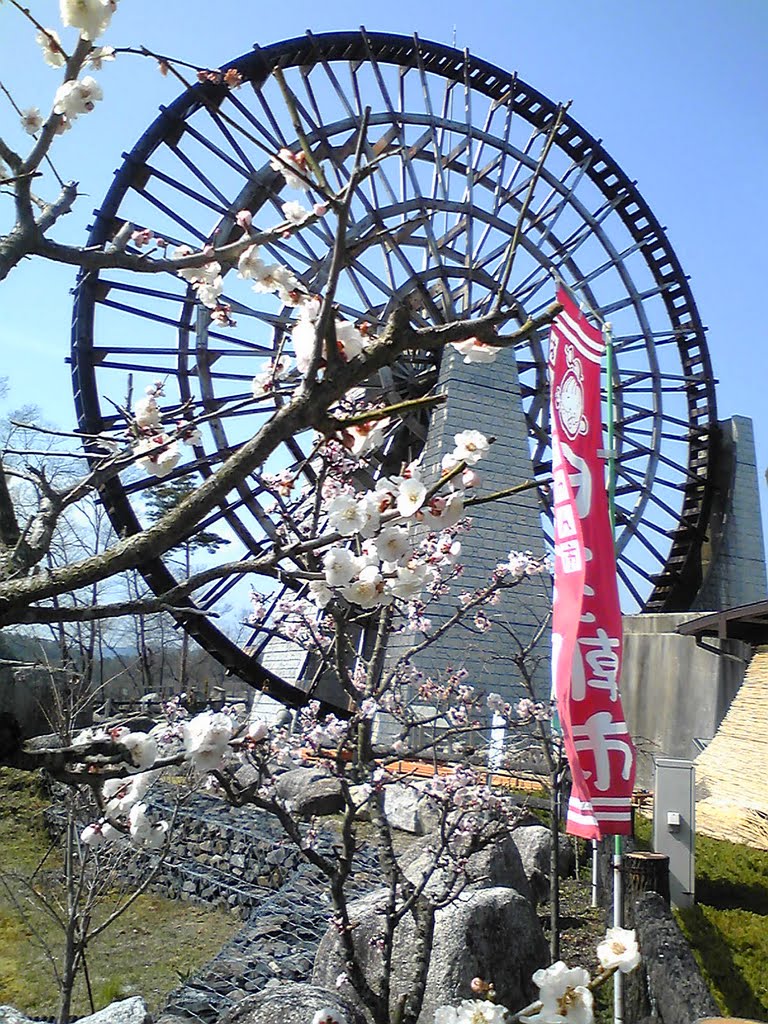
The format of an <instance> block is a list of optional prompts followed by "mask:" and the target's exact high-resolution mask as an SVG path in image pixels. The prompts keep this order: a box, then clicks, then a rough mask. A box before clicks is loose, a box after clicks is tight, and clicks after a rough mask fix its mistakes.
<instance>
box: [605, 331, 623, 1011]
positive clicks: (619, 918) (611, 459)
mask: <svg viewBox="0 0 768 1024" xmlns="http://www.w3.org/2000/svg"><path fill="white" fill-rule="evenodd" d="M603 338H604V339H605V372H606V377H607V380H606V399H607V403H608V410H607V427H608V430H607V434H608V437H607V441H608V515H609V517H610V520H611V530H612V532H613V539H614V545H615V543H616V450H615V448H614V422H613V332H612V330H611V325H610V324H609V323H603ZM622 846H623V843H622V838H621V836H619V835H616V836H614V837H613V926H614V928H621V927H622V926H623V924H624V915H623V909H624V886H623V877H622V870H621V868H622ZM613 1020H614V1024H623V1021H624V987H623V980H622V974H621V971H616V973H615V974H614V976H613Z"/></svg>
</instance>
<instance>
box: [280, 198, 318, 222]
mask: <svg viewBox="0 0 768 1024" xmlns="http://www.w3.org/2000/svg"><path fill="white" fill-rule="evenodd" d="M282 211H283V217H285V219H286V220H287V221H288V223H289V224H295V225H296V226H297V227H298V226H299V225H300V224H303V223H304V221H305V220H306V219H307V217H311V216H312V212H311V211H310V210H308V209H307V208H306V207H305V206H302V205H301V203H300V202H298V201H297V200H296V199H291V200H290V201H289V202H287V203H283V205H282Z"/></svg>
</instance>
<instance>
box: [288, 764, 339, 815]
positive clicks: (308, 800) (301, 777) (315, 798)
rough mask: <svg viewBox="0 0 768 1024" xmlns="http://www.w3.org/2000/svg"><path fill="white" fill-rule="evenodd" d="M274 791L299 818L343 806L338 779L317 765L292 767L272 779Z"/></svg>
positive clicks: (334, 810) (332, 810) (331, 810)
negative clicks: (316, 766) (313, 766)
mask: <svg viewBox="0 0 768 1024" xmlns="http://www.w3.org/2000/svg"><path fill="white" fill-rule="evenodd" d="M275 792H276V793H277V795H278V796H279V797H280V798H281V799H282V800H284V801H285V802H286V803H288V804H290V806H291V808H292V810H293V813H294V814H296V815H298V816H299V817H300V818H312V817H314V816H315V815H317V816H322V815H325V814H336V813H337V812H338V811H340V810H341V809H342V807H343V806H344V797H343V796H342V792H341V784H340V782H339V780H338V779H336V778H334V777H333V775H329V774H328V773H327V772H325V771H322V770H321V769H319V768H293V769H291V771H287V772H283V774H282V775H280V776H278V778H277V779H276V780H275Z"/></svg>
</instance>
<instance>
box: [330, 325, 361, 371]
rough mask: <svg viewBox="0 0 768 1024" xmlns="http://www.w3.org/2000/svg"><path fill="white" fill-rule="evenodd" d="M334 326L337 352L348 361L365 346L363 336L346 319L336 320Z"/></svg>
mask: <svg viewBox="0 0 768 1024" xmlns="http://www.w3.org/2000/svg"><path fill="white" fill-rule="evenodd" d="M335 326H336V341H337V343H338V346H339V352H340V353H341V355H342V356H343V358H344V359H345V361H346V362H349V360H350V359H354V358H355V356H359V355H360V353H361V352H362V351H363V349H364V348H365V344H366V342H365V336H364V335H363V334H362V333H361V331H360V329H359V328H357V327H355V325H354V324H352V323H350V322H349V321H348V320H337V321H336V324H335Z"/></svg>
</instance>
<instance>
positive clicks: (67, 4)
mask: <svg viewBox="0 0 768 1024" xmlns="http://www.w3.org/2000/svg"><path fill="white" fill-rule="evenodd" d="M59 6H60V12H61V20H62V22H63V23H64V24H65V25H68V26H71V27H72V28H79V29H80V35H81V36H82V37H83V39H89V40H91V41H93V40H94V39H98V37H99V36H100V35H101V34H102V32H105V31H106V29H107V28H108V27H109V23H110V21H111V20H112V15H113V14H114V13H115V11H116V10H117V0H60V5H59Z"/></svg>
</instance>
